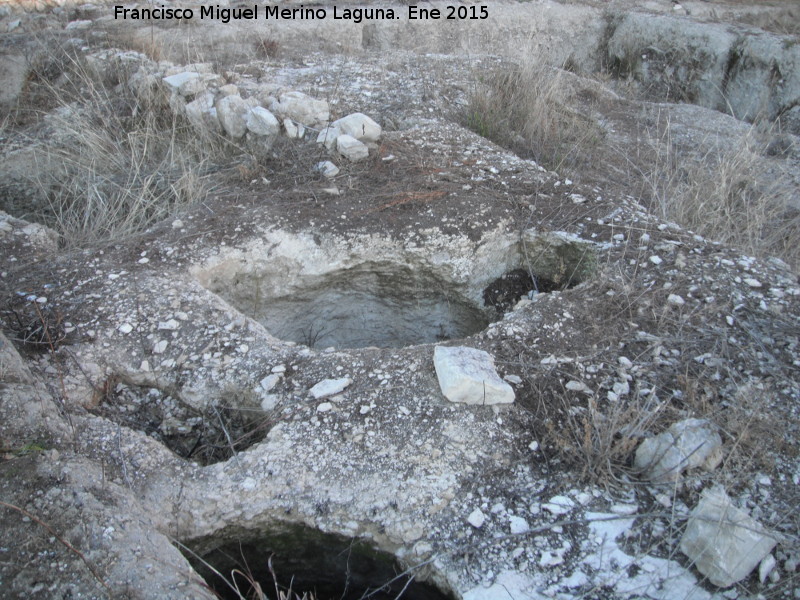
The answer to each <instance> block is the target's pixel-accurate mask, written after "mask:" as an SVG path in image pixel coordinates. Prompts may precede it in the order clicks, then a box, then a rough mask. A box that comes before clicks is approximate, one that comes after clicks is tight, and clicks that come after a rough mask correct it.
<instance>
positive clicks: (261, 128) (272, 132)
mask: <svg viewBox="0 0 800 600" xmlns="http://www.w3.org/2000/svg"><path fill="white" fill-rule="evenodd" d="M245 124H246V125H247V129H248V131H250V132H252V133H254V134H256V135H265V136H271V137H275V136H277V135H278V134H279V133H280V132H281V124H280V122H279V121H278V119H276V118H275V115H273V114H272V113H271V112H269V111H268V110H267V109H266V108H263V107H261V106H256V107H255V108H251V109H250V111H249V112H248V113H247V114H246V115H245Z"/></svg>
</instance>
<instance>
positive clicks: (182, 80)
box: [163, 71, 217, 96]
mask: <svg viewBox="0 0 800 600" xmlns="http://www.w3.org/2000/svg"><path fill="white" fill-rule="evenodd" d="M216 78H217V77H216V76H215V75H211V76H209V75H203V74H201V73H198V72H196V71H183V72H181V73H176V74H175V75H170V76H169V77H164V79H163V81H164V83H166V84H167V85H168V86H169V87H170V88H171V89H173V90H174V91H176V92H178V93H179V94H180V95H181V96H191V95H194V94H199V93H201V92H204V91H205V90H206V88H207V87H208V85H209V83H210V82H211V81H212V80H214V79H216Z"/></svg>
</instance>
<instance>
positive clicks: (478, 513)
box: [467, 508, 486, 529]
mask: <svg viewBox="0 0 800 600" xmlns="http://www.w3.org/2000/svg"><path fill="white" fill-rule="evenodd" d="M485 522H486V515H484V514H483V511H482V510H481V509H480V508H476V509H475V510H473V511H472V512H471V513H469V516H468V517H467V523H469V524H470V525H472V526H473V527H474V528H475V529H480V528H481V527H483V524H484V523H485Z"/></svg>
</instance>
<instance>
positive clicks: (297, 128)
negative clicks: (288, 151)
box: [283, 118, 306, 140]
mask: <svg viewBox="0 0 800 600" xmlns="http://www.w3.org/2000/svg"><path fill="white" fill-rule="evenodd" d="M283 130H284V131H285V132H286V137H288V138H289V139H292V140H302V139H303V137H304V136H305V135H306V127H305V125H303V124H302V123H295V122H294V121H292V120H291V119H289V118H286V119H284V120H283Z"/></svg>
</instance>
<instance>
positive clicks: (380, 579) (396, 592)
mask: <svg viewBox="0 0 800 600" xmlns="http://www.w3.org/2000/svg"><path fill="white" fill-rule="evenodd" d="M248 535H250V536H252V534H243V536H242V539H238V540H234V541H227V542H223V543H219V544H215V542H214V541H213V540H210V539H206V540H202V541H199V542H197V543H195V544H192V549H191V552H188V551H184V554H185V555H186V557H187V559H188V560H189V562H191V563H192V566H193V567H194V568H195V570H196V571H197V572H198V574H200V576H202V577H203V579H204V580H205V581H206V583H207V584H208V585H209V587H211V589H212V590H214V592H215V593H216V594H217V595H219V597H220V598H223V599H226V600H227V599H230V600H240V599H241V598H250V597H258V596H256V595H253V593H254V589H255V586H254V584H257V585H258V586H259V587H260V589H261V590H263V591H264V592H265V593H266V595H267V597H274V595H275V593H274V590H275V582H276V581H277V583H278V587H279V589H280V590H281V591H283V592H286V591H287V590H288V589H289V587H291V589H292V597H291V599H290V600H297V599H300V598H303V597H304V596H303V595H304V594H308V596H306V598H307V600H310V599H311V598H313V599H314V600H360V599H362V598H367V597H369V598H371V599H373V600H394V599H396V598H404V599H405V600H453V598H452V596H450V595H448V594H446V593H444V592H442V591H441V590H439V589H438V588H436V587H435V586H433V585H431V584H428V583H424V582H420V581H416V580H415V579H412V580H411V581H409V579H410V576H409V575H402V576H399V575H400V574H401V573H403V571H404V569H403V568H402V567H401V566H400V565H399V564H398V563H397V561H396V560H395V558H394V557H393V556H392V555H391V554H388V553H386V552H382V551H380V550H376V549H375V548H374V547H373V546H371V545H370V544H368V543H366V542H364V541H360V540H352V539H349V538H345V537H342V536H338V535H333V534H327V533H322V532H321V531H318V530H316V529H312V528H309V527H305V526H302V525H285V526H282V527H281V528H280V529H278V530H274V531H271V532H268V533H263V534H261V535H260V536H258V537H247V536H248ZM235 572H238V573H241V574H234V575H233V577H235V579H236V581H235V583H236V584H237V585H238V587H239V593H237V592H236V591H235V590H234V589H232V587H231V585H230V584H232V583H233V582H232V581H231V579H230V577H231V576H232V575H231V574H232V573H235ZM223 577H225V578H227V579H226V580H223ZM234 587H235V586H234ZM295 594H296V597H295ZM311 594H313V597H312V596H311Z"/></svg>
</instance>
